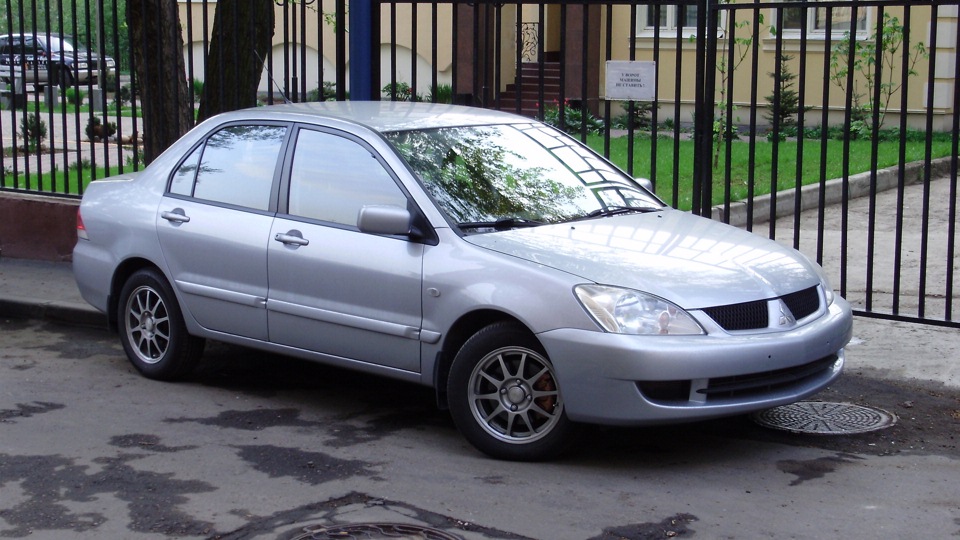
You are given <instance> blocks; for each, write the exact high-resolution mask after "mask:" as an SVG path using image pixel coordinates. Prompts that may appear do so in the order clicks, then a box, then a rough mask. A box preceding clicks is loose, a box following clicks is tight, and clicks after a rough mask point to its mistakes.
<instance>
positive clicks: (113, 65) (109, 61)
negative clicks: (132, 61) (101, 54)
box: [107, 60, 117, 68]
mask: <svg viewBox="0 0 960 540" xmlns="http://www.w3.org/2000/svg"><path fill="white" fill-rule="evenodd" d="M107 67H108V68H112V67H117V63H116V62H115V61H113V60H107Z"/></svg>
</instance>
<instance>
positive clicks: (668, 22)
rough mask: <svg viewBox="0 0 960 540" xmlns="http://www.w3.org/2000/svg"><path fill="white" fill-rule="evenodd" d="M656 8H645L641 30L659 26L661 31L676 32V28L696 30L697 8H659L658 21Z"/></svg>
mask: <svg viewBox="0 0 960 540" xmlns="http://www.w3.org/2000/svg"><path fill="white" fill-rule="evenodd" d="M657 11H658V9H657V6H652V5H651V6H647V7H646V10H645V13H644V12H643V11H642V12H641V13H643V14H644V15H646V17H645V20H644V21H641V23H642V28H644V29H653V28H654V27H656V26H659V27H660V29H661V30H676V29H678V28H692V29H694V30H695V29H696V28H697V6H664V5H661V6H659V12H660V13H659V20H658V18H657V15H658V13H657Z"/></svg>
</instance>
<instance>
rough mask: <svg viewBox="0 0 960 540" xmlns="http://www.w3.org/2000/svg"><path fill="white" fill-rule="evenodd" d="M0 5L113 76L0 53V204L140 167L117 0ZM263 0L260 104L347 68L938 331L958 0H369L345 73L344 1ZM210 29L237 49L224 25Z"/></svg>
mask: <svg viewBox="0 0 960 540" xmlns="http://www.w3.org/2000/svg"><path fill="white" fill-rule="evenodd" d="M0 4H3V5H4V8H5V11H4V12H3V14H0V28H2V30H0V35H7V34H10V35H14V36H21V37H24V36H30V35H40V36H47V35H53V34H57V35H67V36H74V37H73V39H74V40H75V41H76V42H77V43H78V44H81V45H83V46H85V47H86V48H87V49H90V50H94V51H95V52H97V53H98V54H99V56H100V57H101V58H102V57H110V58H112V59H113V60H114V61H115V64H116V70H117V73H116V76H114V77H106V75H104V74H101V73H100V72H98V77H97V78H96V82H95V81H94V79H93V78H92V77H85V78H84V77H79V76H77V77H73V78H72V80H69V81H62V80H57V81H56V82H54V83H47V84H42V85H37V84H31V83H30V82H28V81H29V80H30V79H31V77H32V79H33V80H34V81H35V80H36V79H37V78H38V77H39V75H40V73H41V71H42V70H43V68H44V66H43V64H42V62H40V61H39V60H36V59H34V60H32V61H22V60H21V61H14V60H13V59H14V57H16V56H17V55H18V54H20V53H18V52H16V51H12V50H10V49H9V48H8V49H7V50H6V52H5V53H4V50H3V49H0V64H2V65H3V66H4V68H5V69H8V71H7V73H14V74H16V75H17V77H15V79H16V80H15V81H10V80H9V79H10V77H8V82H11V83H13V84H5V85H2V87H0V91H2V96H0V97H2V98H3V99H2V104H3V105H2V108H3V110H2V111H0V131H2V134H3V148H4V157H3V169H2V172H0V190H8V191H9V190H27V191H38V192H43V193H50V194H56V195H62V196H68V197H78V196H80V195H82V193H83V186H84V185H85V183H86V182H88V181H89V180H90V179H92V178H102V177H103V176H105V175H107V174H114V173H116V172H123V171H130V170H137V169H139V168H140V167H142V161H141V159H140V155H141V146H140V140H139V134H140V133H142V131H143V122H144V121H145V120H144V119H143V118H141V114H142V104H141V103H140V102H139V98H138V92H137V88H136V84H135V81H134V80H133V78H132V77H131V76H130V75H129V73H131V72H132V70H131V55H130V54H129V37H128V36H126V35H125V26H124V25H123V24H121V23H122V21H123V20H124V18H125V6H126V2H125V1H123V0H103V1H98V2H90V1H85V0H76V1H71V2H66V1H63V0H20V1H18V2H12V1H11V0H0ZM275 4H276V18H275V20H276V23H275V32H274V43H273V50H272V52H271V54H268V55H267V57H266V58H264V59H262V61H263V64H264V73H265V74H264V77H263V80H262V82H261V86H260V96H261V101H262V102H263V103H273V102H277V101H281V100H284V99H286V100H290V101H304V100H317V99H337V100H344V99H349V98H350V93H351V90H354V91H355V92H356V90H357V89H351V88H350V84H351V83H350V80H351V78H350V74H351V71H352V70H365V71H368V72H369V73H368V74H369V80H370V81H371V82H370V85H371V89H370V90H371V91H372V93H373V95H374V98H375V99H393V100H401V99H419V100H427V101H440V102H454V103H460V104H467V105H473V106H481V107H488V108H497V109H502V110H508V111H512V112H515V113H518V114H523V115H527V116H531V117H535V118H539V119H542V120H545V121H547V122H550V123H553V124H555V125H557V126H558V127H560V128H562V129H565V130H567V131H569V132H571V133H573V134H574V135H575V136H577V137H578V138H580V139H581V140H582V141H584V142H585V143H587V144H589V145H591V146H593V147H594V148H596V149H597V150H599V151H600V152H601V153H603V154H604V155H606V156H608V157H609V158H610V159H611V160H613V161H615V162H616V163H617V164H618V165H620V166H621V167H622V168H624V169H625V170H626V171H628V172H629V173H630V174H632V175H634V176H645V177H649V178H651V179H653V180H654V182H655V184H656V188H657V191H658V193H659V194H660V195H661V196H662V197H663V198H664V199H665V200H667V202H669V203H670V204H672V205H673V206H677V207H680V208H684V209H688V210H690V211H693V212H696V213H699V214H702V215H712V216H713V217H714V218H715V219H720V220H724V221H728V222H731V223H734V224H736V225H740V226H743V227H746V228H748V229H751V230H754V231H755V232H760V233H763V234H766V235H768V236H770V237H771V238H776V239H778V240H780V241H782V242H784V243H788V244H790V245H792V246H793V247H795V248H797V249H801V250H803V251H805V252H807V253H808V254H810V255H811V257H813V258H815V259H816V260H817V261H818V262H820V263H821V264H822V265H823V266H824V268H825V269H826V271H827V272H828V274H829V275H830V277H831V278H832V279H833V281H834V283H835V285H837V286H838V288H839V290H840V292H841V294H843V295H844V296H846V297H847V298H848V299H850V300H851V301H853V303H854V305H855V307H856V310H857V312H858V313H859V314H862V315H869V316H875V317H886V318H894V319H898V320H911V321H924V322H928V323H931V324H943V325H948V326H960V323H958V322H957V320H958V318H960V317H958V315H957V314H956V313H955V304H956V302H955V301H954V296H955V294H956V292H955V289H954V276H955V272H956V263H955V261H954V259H955V247H956V222H957V212H956V203H957V186H956V178H957V155H958V146H960V144H958V133H960V109H958V104H960V85H957V84H956V81H955V77H956V73H957V72H958V71H960V54H958V53H960V33H958V30H957V24H956V13H957V10H958V0H951V1H938V0H926V1H924V0H919V1H914V0H910V1H907V0H893V1H886V0H873V1H865V0H864V1H861V0H847V1H843V0H837V1H831V2H829V3H827V2H812V1H776V2H769V1H768V2H754V1H751V2H733V3H718V2H706V1H705V0H674V1H672V2H668V3H663V2H652V1H649V2H636V1H634V2H627V1H608V2H571V1H564V2H557V3H553V4H545V3H537V2H529V1H523V0H520V1H514V2H488V1H479V2H426V1H418V0H405V1H402V0H397V1H381V2H375V3H374V4H375V6H376V7H375V8H374V9H373V14H372V15H371V20H370V21H369V30H370V32H371V36H374V37H373V38H372V39H373V40H374V41H375V42H376V44H377V45H376V47H377V48H378V50H375V51H374V54H373V58H372V59H371V61H370V65H351V64H350V63H349V58H350V50H349V45H348V30H349V29H348V24H349V21H350V19H351V15H352V14H351V11H350V6H349V3H348V2H347V1H346V0H335V1H327V2H319V1H309V0H308V1H300V2H292V1H286V0H276V1H275ZM178 6H179V8H180V17H181V23H182V25H183V39H184V42H185V47H184V50H185V51H187V52H186V60H187V61H186V71H187V72H186V73H185V74H184V75H183V76H184V77H186V78H187V80H189V81H192V82H193V81H195V83H194V84H195V86H192V87H193V88H196V89H197V90H195V91H192V92H191V98H193V97H195V96H196V95H198V94H199V91H198V90H199V88H200V85H201V84H202V82H201V81H202V79H203V73H204V70H205V69H207V68H208V67H210V68H213V69H223V68H224V67H225V66H227V65H229V58H223V57H221V58H211V57H208V52H209V50H210V38H211V36H210V31H211V28H212V26H213V18H214V13H215V10H216V9H217V2H215V1H212V0H186V1H183V2H179V3H178ZM227 28H228V29H227V30H223V31H225V32H227V33H228V34H229V36H228V37H229V38H230V39H229V40H228V42H229V43H230V47H232V48H233V49H234V50H235V52H237V53H239V52H240V51H242V50H243V49H244V47H245V42H244V41H245V40H244V37H243V36H244V33H243V29H241V28H233V29H230V28H229V27H227ZM356 31H357V32H359V31H360V30H359V29H358V30H356ZM350 37H351V39H352V38H355V37H356V35H354V36H350ZM227 56H229V55H227ZM4 58H6V59H7V62H6V64H3V59H4ZM73 59H76V56H74V58H73ZM612 60H617V61H623V60H626V61H634V62H652V63H653V65H655V82H654V84H653V86H654V90H655V91H654V95H653V98H652V99H645V100H635V101H614V100H611V99H606V98H605V95H604V76H605V69H604V67H605V64H606V62H607V61H612ZM3 73H4V72H2V71H0V77H2V76H3ZM174 75H176V74H171V76H174ZM81 98H82V99H83V102H82V103H80V104H70V103H68V102H75V101H79V100H80V99H81ZM65 103H66V104H65ZM155 121H163V119H159V120H155ZM40 124H42V125H43V126H44V127H45V128H46V137H45V139H43V141H41V142H40V143H39V145H37V146H40V147H42V148H40V149H37V148H34V147H33V146H35V145H34V144H33V142H35V141H34V139H35V137H36V134H37V132H38V131H37V130H39V129H40V127H39V126H40ZM98 126H100V127H98ZM31 128H36V129H31ZM38 150H39V151H38ZM54 173H55V174H54ZM80 173H84V174H86V176H85V177H83V178H80V177H79V175H80ZM885 189H886V191H885ZM861 193H862V195H863V196H862V197H861V196H860V195H861ZM891 197H892V199H891ZM888 199H891V200H890V201H889V202H888Z"/></svg>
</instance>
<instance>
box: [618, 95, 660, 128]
mask: <svg viewBox="0 0 960 540" xmlns="http://www.w3.org/2000/svg"><path fill="white" fill-rule="evenodd" d="M631 103H632V104H633V119H632V121H631V118H630V112H629V110H627V111H625V112H624V113H623V114H621V115H620V116H617V117H616V118H614V119H613V120H612V121H611V122H610V126H611V127H614V128H617V129H630V125H631V123H632V124H633V128H634V129H650V126H651V125H652V120H651V115H652V114H653V103H652V102H649V101H630V102H629V103H626V104H624V108H625V109H626V108H627V106H628V105H629V104H631ZM671 122H672V119H671Z"/></svg>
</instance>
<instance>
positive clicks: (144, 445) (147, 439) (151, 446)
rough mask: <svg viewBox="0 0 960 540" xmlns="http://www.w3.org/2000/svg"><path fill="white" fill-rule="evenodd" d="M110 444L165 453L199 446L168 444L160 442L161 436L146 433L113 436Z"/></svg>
mask: <svg viewBox="0 0 960 540" xmlns="http://www.w3.org/2000/svg"><path fill="white" fill-rule="evenodd" d="M110 445H111V446H116V447H117V448H139V449H141V450H148V451H150V452H159V453H164V454H166V453H171V452H182V451H184V450H193V449H195V448H197V446H195V445H186V446H166V445H164V444H161V443H160V437H157V436H156V435H145V434H142V433H134V434H130V435H117V436H116V437H111V438H110Z"/></svg>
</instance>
